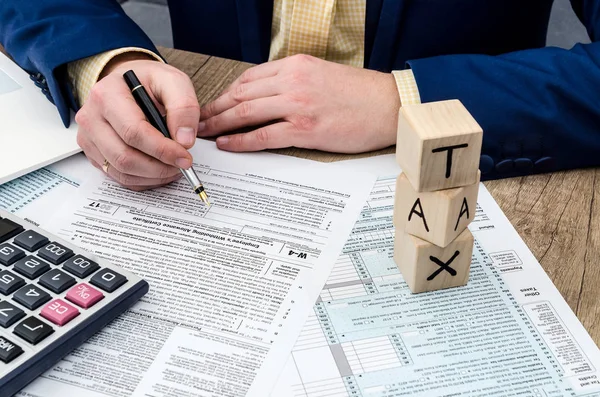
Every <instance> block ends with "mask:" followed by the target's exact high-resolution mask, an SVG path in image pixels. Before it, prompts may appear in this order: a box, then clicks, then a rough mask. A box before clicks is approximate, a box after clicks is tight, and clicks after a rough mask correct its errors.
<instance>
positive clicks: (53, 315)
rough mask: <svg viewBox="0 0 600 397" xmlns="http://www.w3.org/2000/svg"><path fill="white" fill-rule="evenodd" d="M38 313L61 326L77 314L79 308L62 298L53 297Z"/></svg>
mask: <svg viewBox="0 0 600 397" xmlns="http://www.w3.org/2000/svg"><path fill="white" fill-rule="evenodd" d="M40 315H41V316H42V317H44V318H45V319H47V320H50V321H52V322H53V323H54V324H56V325H60V326H61V327H62V326H63V325H65V324H66V323H68V322H69V321H71V320H73V319H74V318H75V317H77V316H79V310H77V309H76V308H75V307H74V306H71V305H69V304H68V303H67V302H65V301H63V300H62V299H54V300H53V301H52V302H50V303H48V304H46V306H44V308H43V309H42V311H41V312H40Z"/></svg>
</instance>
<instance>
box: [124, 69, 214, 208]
mask: <svg viewBox="0 0 600 397" xmlns="http://www.w3.org/2000/svg"><path fill="white" fill-rule="evenodd" d="M123 78H124V79H125V82H126V83H127V86H128V87H129V89H130V90H131V94H132V95H133V97H134V98H135V101H136V102H137V104H138V105H139V107H140V108H141V109H142V112H144V115H145V116H146V119H147V120H148V122H149V123H150V124H152V126H153V127H154V128H156V129H157V130H159V131H160V132H161V133H162V134H163V135H164V136H165V137H167V138H169V139H172V138H171V134H169V129H168V128H167V123H166V122H165V120H164V119H163V117H162V116H161V114H160V112H159V111H158V109H157V108H156V106H155V105H154V102H152V99H150V96H149V95H148V93H147V92H146V89H145V88H144V86H142V83H140V80H139V79H138V78H137V76H136V75H135V73H134V72H133V70H129V71H127V72H125V73H124V74H123ZM179 170H180V171H181V173H182V174H183V176H185V179H187V180H188V182H189V183H190V185H191V186H192V188H193V189H194V193H196V194H197V195H198V196H200V198H201V199H202V201H203V202H204V203H205V204H206V205H210V203H209V202H208V196H207V195H206V191H205V190H204V186H202V182H200V179H199V178H198V175H196V172H195V171H194V168H193V167H190V169H189V170H184V169H183V168H180V169H179Z"/></svg>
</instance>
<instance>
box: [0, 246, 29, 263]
mask: <svg viewBox="0 0 600 397" xmlns="http://www.w3.org/2000/svg"><path fill="white" fill-rule="evenodd" d="M24 256H25V252H23V250H20V249H18V248H17V247H15V246H14V245H10V244H8V243H6V244H2V245H0V263H2V264H3V265H4V266H10V265H12V264H13V263H15V262H16V261H18V260H19V259H21V258H23V257H24Z"/></svg>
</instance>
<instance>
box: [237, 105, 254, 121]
mask: <svg viewBox="0 0 600 397" xmlns="http://www.w3.org/2000/svg"><path fill="white" fill-rule="evenodd" d="M235 115H236V116H237V117H239V118H241V119H247V118H249V117H250V116H251V115H252V104H251V103H250V102H242V103H240V104H239V105H237V106H236V107H235Z"/></svg>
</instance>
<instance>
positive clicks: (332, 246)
mask: <svg viewBox="0 0 600 397" xmlns="http://www.w3.org/2000/svg"><path fill="white" fill-rule="evenodd" d="M195 150H196V151H197V152H195V153H194V154H195V157H196V158H199V159H200V158H201V159H202V164H196V166H195V168H196V170H197V171H198V172H200V173H202V181H203V183H204V186H205V187H206V189H207V191H208V193H209V195H210V199H211V203H212V205H211V206H209V207H207V206H204V204H202V203H201V202H200V201H199V200H197V198H196V199H195V198H194V197H193V196H191V195H190V194H189V186H188V185H187V184H186V183H184V181H181V182H179V183H173V184H171V185H169V186H167V187H163V188H159V189H155V190H153V191H148V192H141V193H137V192H133V191H130V190H127V189H125V188H123V187H121V186H119V185H118V184H116V183H114V182H113V181H111V180H109V179H108V178H106V177H105V176H104V175H103V174H101V173H97V172H94V171H90V174H91V175H93V176H91V177H90V180H89V181H88V183H87V184H85V185H83V186H81V187H80V188H79V189H77V191H76V193H75V194H74V196H75V198H74V199H73V201H72V202H70V203H69V204H68V205H67V206H66V208H63V211H61V212H60V214H59V215H58V216H57V218H60V220H59V224H56V225H54V226H55V230H56V229H59V230H56V231H57V232H58V233H59V234H62V235H64V236H65V237H66V238H68V239H71V241H73V242H74V243H75V244H78V245H80V246H82V247H84V248H88V249H91V250H93V251H94V252H95V253H96V254H98V255H100V256H103V257H105V258H108V259H109V260H111V261H112V262H113V263H115V264H117V265H120V266H123V267H125V268H128V269H132V270H133V271H134V272H136V273H137V274H139V275H140V276H141V277H143V278H145V279H146V280H147V281H148V282H149V283H150V292H149V293H148V294H147V295H146V296H145V297H144V298H143V299H142V301H141V302H140V303H138V304H137V305H135V306H134V307H133V308H132V309H131V310H130V311H129V312H128V313H127V314H126V315H124V316H121V317H120V318H119V319H118V320H117V321H115V322H113V323H112V324H110V325H109V326H108V327H107V328H106V329H105V330H103V331H102V332H100V333H99V334H98V335H97V337H95V338H94V339H92V340H90V341H89V342H88V343H86V344H84V345H83V346H82V347H81V348H80V349H78V350H77V351H76V352H75V353H74V354H73V355H71V356H68V357H67V358H66V359H65V360H64V361H63V362H61V363H60V364H59V365H58V366H57V367H56V368H55V369H54V370H51V371H49V373H48V374H47V375H45V376H44V377H43V378H42V379H40V380H39V381H36V382H34V383H33V384H32V385H31V386H30V387H29V388H28V389H27V392H28V393H30V394H31V395H34V396H42V397H54V396H59V395H60V396H63V395H77V393H78V392H79V393H80V394H85V395H86V396H93V397H96V394H94V393H98V396H99V395H103V396H106V395H108V396H131V395H135V396H153V397H159V396H190V397H191V396H202V397H205V396H246V395H247V396H261V397H264V396H265V395H268V393H269V392H270V390H271V389H272V388H273V386H274V383H275V381H276V378H277V375H278V374H279V373H280V372H281V370H282V368H283V366H284V364H285V362H286V361H287V358H288V357H289V354H290V352H291V349H292V347H293V345H294V342H295V340H296V337H297V335H298V334H299V332H300V329H301V328H302V324H303V323H304V321H305V320H306V318H307V317H308V314H309V312H310V310H311V307H312V304H313V302H314V300H315V299H316V298H317V296H318V294H319V291H320V290H321V288H322V286H323V284H324V283H325V280H326V279H327V275H328V274H329V272H330V271H331V268H332V266H333V263H334V262H335V258H336V257H337V255H338V254H339V252H340V251H341V249H342V246H343V243H344V241H345V239H346V237H347V236H348V233H349V232H350V230H351V229H352V225H353V223H354V221H355V219H356V217H357V216H358V214H359V213H360V210H361V208H362V205H363V203H364V201H365V200H366V197H367V195H368V192H369V190H370V188H371V187H372V186H373V183H374V181H375V177H374V176H372V175H369V174H356V173H352V174H348V173H340V172H338V171H334V170H331V171H330V167H328V166H327V165H325V164H318V163H316V164H315V163H313V162H310V161H305V160H299V159H293V158H289V157H283V158H282V157H281V156H275V155H270V154H265V153H262V154H256V155H251V154H246V155H234V154H230V153H225V152H220V151H218V150H217V149H216V148H215V146H214V144H212V143H209V142H202V141H199V142H198V143H197V145H196V146H195ZM54 390H57V391H60V392H61V393H62V394H56V393H55V392H54Z"/></svg>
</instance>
